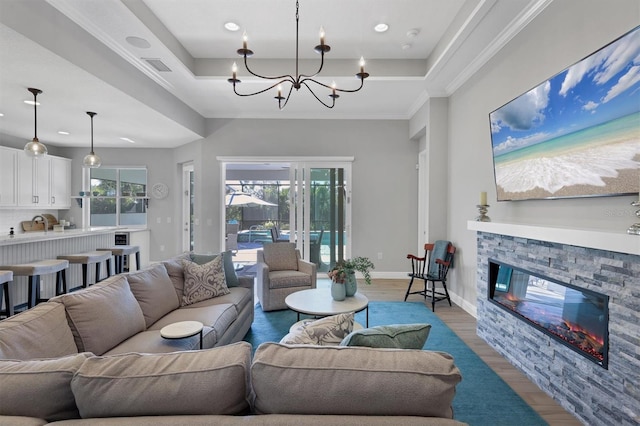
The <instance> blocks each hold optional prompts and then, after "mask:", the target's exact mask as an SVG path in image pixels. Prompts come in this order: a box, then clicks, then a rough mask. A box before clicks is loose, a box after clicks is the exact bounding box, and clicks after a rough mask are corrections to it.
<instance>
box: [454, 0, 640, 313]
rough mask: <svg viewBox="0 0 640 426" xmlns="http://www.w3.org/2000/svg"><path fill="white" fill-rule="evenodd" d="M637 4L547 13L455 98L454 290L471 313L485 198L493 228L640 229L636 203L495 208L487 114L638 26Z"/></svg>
mask: <svg viewBox="0 0 640 426" xmlns="http://www.w3.org/2000/svg"><path fill="white" fill-rule="evenodd" d="M639 17H640V3H639V2H637V1H636V0H613V1H607V2H604V1H599V0H564V1H555V2H553V3H552V4H551V5H549V6H548V7H547V8H546V9H545V10H544V11H543V12H542V13H541V14H540V15H539V16H538V17H537V18H536V19H535V20H534V21H533V22H531V24H529V26H528V27H527V28H526V29H525V30H524V31H522V32H521V33H520V34H518V35H517V36H516V37H514V38H513V39H512V40H511V41H510V42H509V44H508V45H507V46H506V47H505V48H504V49H502V50H501V51H500V52H499V53H498V54H497V55H496V56H495V57H494V58H493V59H492V60H491V61H489V62H488V63H487V64H486V65H485V66H484V67H483V68H482V69H481V70H480V71H479V72H478V73H476V74H475V75H474V76H473V77H472V78H471V79H470V80H469V81H467V83H466V84H465V85H464V86H463V87H461V88H460V89H459V90H457V91H456V92H455V93H454V94H453V95H452V96H450V98H449V159H450V162H449V168H448V172H447V173H448V175H447V181H448V188H449V206H448V212H449V222H448V233H447V234H448V236H449V239H450V240H451V241H453V242H454V243H455V244H457V246H458V248H459V251H458V253H457V258H456V265H455V268H454V269H453V270H452V271H451V272H450V274H451V275H452V276H451V284H450V287H451V289H452V290H453V292H454V293H455V294H456V296H457V297H460V298H461V299H463V301H462V302H461V303H462V304H463V305H464V307H465V308H466V309H467V310H469V311H471V312H473V311H474V310H475V299H476V289H475V286H476V263H477V259H476V233H475V232H474V231H469V230H467V221H468V220H473V219H474V218H475V217H476V215H477V210H476V207H475V205H476V204H477V203H478V198H479V195H478V194H479V192H480V191H487V192H488V203H489V204H490V205H491V207H490V210H489V216H490V217H491V219H492V220H493V221H494V222H519V223H528V224H544V225H551V226H559V227H565V228H594V229H608V230H615V231H616V232H622V233H624V232H626V229H627V228H628V227H629V225H630V224H632V223H634V222H637V219H636V217H635V215H634V214H633V213H634V211H635V209H634V208H632V207H631V206H630V203H631V202H632V201H633V200H634V199H635V200H637V196H635V197H633V196H627V197H612V198H583V199H572V200H567V199H565V200H538V201H519V202H500V203H497V202H496V191H495V183H494V180H493V169H492V157H491V142H490V132H489V118H488V114H489V113H490V112H491V111H493V110H495V109H496V108H498V107H499V106H501V105H503V104H504V103H506V102H508V101H510V100H511V99H513V98H515V97H516V96H518V95H520V94H521V93H523V92H526V91H527V90H529V89H531V88H532V87H534V86H535V85H537V84H539V83H541V82H542V81H544V80H546V79H548V78H549V77H551V76H553V75H555V74H556V73H558V72H560V71H561V70H563V69H564V68H566V67H567V66H569V65H571V64H573V63H575V62H576V61H578V60H580V59H582V58H583V57H585V56H587V55H589V54H590V53H592V52H593V51H595V50H597V49H599V48H600V47H602V46H604V45H606V44H607V43H609V42H611V41H612V40H614V39H615V38H617V37H619V36H621V35H622V34H624V33H625V32H626V31H628V30H630V29H632V28H634V27H635V26H636V25H638V23H639V20H638V18H639Z"/></svg>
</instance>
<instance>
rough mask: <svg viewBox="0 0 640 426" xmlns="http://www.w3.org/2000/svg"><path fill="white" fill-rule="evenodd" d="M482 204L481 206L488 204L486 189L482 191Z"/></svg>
mask: <svg viewBox="0 0 640 426" xmlns="http://www.w3.org/2000/svg"><path fill="white" fill-rule="evenodd" d="M480 205H481V206H486V205H487V193H486V192H485V191H482V192H481V193H480Z"/></svg>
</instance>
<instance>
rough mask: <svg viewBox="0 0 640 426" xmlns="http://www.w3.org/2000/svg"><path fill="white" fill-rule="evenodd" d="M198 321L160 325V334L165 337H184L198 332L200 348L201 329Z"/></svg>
mask: <svg viewBox="0 0 640 426" xmlns="http://www.w3.org/2000/svg"><path fill="white" fill-rule="evenodd" d="M203 327H204V324H202V323H201V322H200V321H180V322H174V323H173V324H169V325H167V326H164V327H162V329H161V330H160V335H161V336H162V337H164V338H165V339H184V338H187V337H191V336H195V335H196V334H200V349H202V329H203Z"/></svg>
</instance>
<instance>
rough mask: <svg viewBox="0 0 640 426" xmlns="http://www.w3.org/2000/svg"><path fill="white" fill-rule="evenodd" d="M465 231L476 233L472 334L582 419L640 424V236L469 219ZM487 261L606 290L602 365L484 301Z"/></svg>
mask: <svg viewBox="0 0 640 426" xmlns="http://www.w3.org/2000/svg"><path fill="white" fill-rule="evenodd" d="M468 229H471V230H475V231H477V251H478V270H477V292H478V301H477V303H478V305H477V333H478V335H479V336H480V337H481V338H482V339H484V340H485V341H486V342H487V343H488V344H489V345H490V346H492V347H493V348H494V349H496V350H497V351H498V352H499V353H500V354H501V355H502V356H504V357H505V358H507V360H509V362H511V363H512V364H513V365H514V366H515V367H517V368H518V369H519V370H521V371H522V372H523V373H524V374H526V375H527V377H528V378H529V379H530V380H531V381H533V382H534V383H536V385H538V387H540V389H542V390H543V391H545V392H546V393H547V394H549V395H550V396H551V397H552V398H554V399H555V400H556V401H558V402H559V403H560V404H561V405H562V406H563V407H564V408H565V409H567V410H568V411H569V412H571V413H573V414H574V415H575V416H576V417H577V418H578V419H579V420H580V421H582V422H583V423H585V424H588V425H612V424H615V425H629V426H630V425H638V424H640V325H639V324H640V250H639V249H638V248H639V247H640V237H638V236H633V235H626V234H622V233H620V234H617V233H606V232H598V231H581V230H570V229H566V228H548V227H547V228H545V227H535V226H529V225H513V224H499V223H483V222H472V221H470V222H468ZM602 248H604V249H602ZM489 258H493V259H496V260H499V261H503V262H505V263H508V264H511V265H513V266H517V267H520V268H523V269H526V270H529V271H532V272H538V273H540V274H542V275H545V276H548V277H550V278H554V279H557V280H559V281H562V282H568V283H571V284H573V285H575V286H577V287H581V288H586V289H589V290H593V291H596V292H599V293H603V294H606V295H608V296H609V367H608V369H604V368H602V367H600V366H598V365H596V364H594V363H593V362H591V361H589V360H587V359H586V358H583V357H581V356H580V355H578V354H576V353H575V352H574V351H572V350H571V349H569V348H568V347H566V346H565V345H563V344H561V343H560V342H556V341H555V340H554V339H552V338H551V337H549V336H546V335H545V334H543V333H542V332H541V331H539V330H537V329H536V328H535V327H532V326H529V325H528V324H526V323H524V322H523V321H520V320H519V319H518V318H516V317H514V316H513V315H510V314H509V313H508V312H506V311H504V310H502V309H500V308H498V307H497V306H495V305H493V304H492V303H490V302H489V301H488V300H487V291H488V260H489Z"/></svg>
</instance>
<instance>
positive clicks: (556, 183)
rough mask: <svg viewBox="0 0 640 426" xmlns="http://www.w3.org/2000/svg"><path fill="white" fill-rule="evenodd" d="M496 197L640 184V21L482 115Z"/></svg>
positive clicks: (607, 192) (619, 191) (634, 188)
mask: <svg viewBox="0 0 640 426" xmlns="http://www.w3.org/2000/svg"><path fill="white" fill-rule="evenodd" d="M489 119H490V122H491V144H492V148H493V165H494V173H495V181H496V189H497V195H498V201H510V200H528V199H547V198H572V197H597V196H612V195H628V194H633V193H636V194H637V193H638V190H639V189H640V188H639V187H640V183H639V182H640V26H639V27H636V28H635V29H633V30H631V31H630V32H628V33H626V34H624V35H623V36H621V37H620V38H618V39H616V40H614V41H613V42H611V43H609V44H608V45H606V46H604V47H603V48H601V49H600V50H598V51H596V52H594V53H592V54H591V55H589V56H587V57H586V58H584V59H582V60H581V61H580V62H577V63H575V64H574V65H572V66H570V67H568V68H566V69H565V70H563V71H562V72H560V73H558V74H556V75H555V76H553V77H551V78H550V79H549V80H547V81H545V82H543V83H542V84H540V85H538V86H536V87H534V88H533V89H531V90H529V91H528V92H526V93H524V94H522V95H520V96H518V97H517V98H515V99H514V100H512V101H511V102H509V103H507V104H505V105H503V106H501V107H500V108H498V109H496V110H495V111H493V112H492V113H490V114H489Z"/></svg>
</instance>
